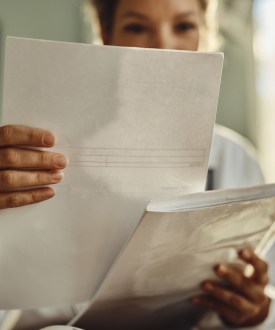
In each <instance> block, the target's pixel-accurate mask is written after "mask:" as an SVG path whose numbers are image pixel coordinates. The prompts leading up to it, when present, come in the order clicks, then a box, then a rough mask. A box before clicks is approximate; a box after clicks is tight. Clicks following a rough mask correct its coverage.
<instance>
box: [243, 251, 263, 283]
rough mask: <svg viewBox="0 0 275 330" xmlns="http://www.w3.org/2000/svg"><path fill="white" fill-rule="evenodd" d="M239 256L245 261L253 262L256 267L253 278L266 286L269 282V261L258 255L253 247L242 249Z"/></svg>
mask: <svg viewBox="0 0 275 330" xmlns="http://www.w3.org/2000/svg"><path fill="white" fill-rule="evenodd" d="M239 256H240V258H241V259H242V260H244V261H245V262H247V263H249V264H251V265H252V266H253V268H254V273H253V276H252V278H253V280H254V281H255V282H256V283H258V284H260V285H262V286H265V285H267V284H268V263H267V262H266V261H265V260H263V259H261V258H260V257H258V256H257V255H256V254H255V253H254V252H253V251H252V250H251V249H244V250H242V251H240V253H239Z"/></svg>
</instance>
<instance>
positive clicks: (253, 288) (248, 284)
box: [214, 264, 265, 302]
mask: <svg viewBox="0 0 275 330" xmlns="http://www.w3.org/2000/svg"><path fill="white" fill-rule="evenodd" d="M214 270H215V272H216V274H217V276H218V277H219V278H221V279H223V280H225V281H226V282H228V283H229V284H230V285H231V286H232V287H233V288H234V289H235V291H239V292H240V293H241V294H243V295H244V296H246V297H247V298H248V299H250V300H252V301H254V302H260V301H262V300H263V299H264V297H265V294H264V289H263V287H262V286H260V285H258V284H256V283H255V282H254V281H252V280H251V278H248V277H246V276H244V275H243V272H242V271H241V270H240V269H238V268H236V267H234V266H230V265H224V264H221V265H218V266H217V267H215V268H214Z"/></svg>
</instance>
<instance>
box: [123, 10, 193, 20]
mask: <svg viewBox="0 0 275 330" xmlns="http://www.w3.org/2000/svg"><path fill="white" fill-rule="evenodd" d="M194 15H195V12H194V11H188V12H183V13H181V14H178V15H176V16H175V18H176V19H181V18H186V17H189V16H194ZM122 17H123V18H127V17H135V18H139V19H143V20H149V19H150V18H149V17H148V16H147V15H146V14H142V13H138V12H135V11H128V12H126V13H125V14H123V16H122Z"/></svg>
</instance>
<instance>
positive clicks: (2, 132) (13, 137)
mask: <svg viewBox="0 0 275 330" xmlns="http://www.w3.org/2000/svg"><path fill="white" fill-rule="evenodd" d="M54 144H55V137H54V135H53V134H52V133H51V132H48V131H46V130H43V129H40V128H32V127H26V126H19V125H6V126H2V127H0V147H3V146H12V145H22V146H33V147H52V146H53V145H54Z"/></svg>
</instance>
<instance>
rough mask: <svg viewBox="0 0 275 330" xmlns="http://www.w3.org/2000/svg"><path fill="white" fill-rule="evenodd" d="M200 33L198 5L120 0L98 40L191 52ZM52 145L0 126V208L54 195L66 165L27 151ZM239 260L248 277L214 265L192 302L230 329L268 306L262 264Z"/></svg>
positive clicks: (248, 254)
mask: <svg viewBox="0 0 275 330" xmlns="http://www.w3.org/2000/svg"><path fill="white" fill-rule="evenodd" d="M156 1H157V4H158V5H157V6H156ZM204 30H205V24H204V12H203V11H202V9H201V7H200V5H199V2H198V0H131V1H129V0H120V1H119V3H118V7H117V10H116V13H115V19H114V25H113V30H112V33H111V34H107V33H106V32H105V31H102V37H103V40H104V43H105V44H109V45H119V46H134V47H147V48H160V49H179V50H193V51H196V50H198V47H199V44H200V41H201V38H202V33H203V31H204ZM54 145H55V137H54V135H53V134H52V133H51V132H49V131H45V130H42V129H38V128H30V127H24V126H15V125H8V126H3V127H0V209H7V208H11V207H20V206H24V205H28V204H32V203H38V202H42V201H44V200H47V199H49V198H52V197H53V196H54V190H53V188H50V187H47V186H48V185H52V184H56V183H59V182H60V181H61V180H62V176H63V174H62V173H63V172H62V170H63V169H65V167H66V165H67V163H68V160H67V158H66V157H65V156H64V155H61V154H56V153H51V152H50V151H37V150H31V147H44V148H51V147H53V146H54ZM25 147H28V148H25ZM38 186H39V188H37V187H38ZM41 187H42V188H41ZM21 188H24V191H22V190H21ZM240 259H242V260H243V261H244V262H245V263H247V264H249V265H251V266H252V267H253V269H254V273H253V274H252V276H251V277H249V278H248V277H246V276H245V275H244V274H243V272H242V271H240V270H239V269H236V268H234V267H232V266H230V265H228V264H218V265H216V266H215V267H214V272H215V273H216V275H217V277H218V278H220V279H222V280H223V282H219V281H213V280H210V279H208V280H206V281H204V282H203V283H202V290H203V291H204V293H205V294H203V295H199V296H196V297H194V298H193V299H192V302H193V303H194V304H198V305H201V306H203V307H205V308H207V309H209V310H212V311H215V312H217V313H218V314H219V315H220V317H221V318H222V319H223V321H224V322H225V323H227V324H229V325H231V326H233V327H240V326H253V325H257V324H259V323H261V322H262V321H263V320H264V319H265V318H266V317H267V315H268V310H269V305H270V299H269V298H268V297H267V296H266V295H265V293H264V288H265V286H266V284H267V283H268V275H267V272H268V269H267V268H268V267H267V263H266V262H265V261H264V260H262V259H260V258H259V257H257V256H256V255H255V254H254V253H253V251H252V250H250V249H245V250H243V251H241V252H240Z"/></svg>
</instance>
